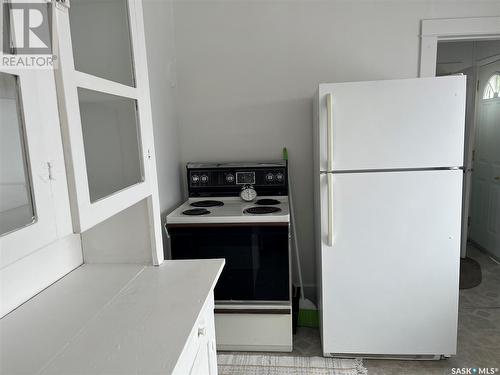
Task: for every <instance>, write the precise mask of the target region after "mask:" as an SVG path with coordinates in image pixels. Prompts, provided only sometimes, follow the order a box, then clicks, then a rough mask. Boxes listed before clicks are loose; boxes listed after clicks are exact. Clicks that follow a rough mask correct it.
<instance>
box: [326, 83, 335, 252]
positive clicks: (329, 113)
mask: <svg viewBox="0 0 500 375" xmlns="http://www.w3.org/2000/svg"><path fill="white" fill-rule="evenodd" d="M332 101H333V95H332V94H331V93H328V94H326V132H327V134H326V139H327V144H326V152H327V171H332V170H333V103H332ZM327 178H328V187H327V189H328V238H327V244H328V246H332V245H333V175H332V174H331V173H328V174H327Z"/></svg>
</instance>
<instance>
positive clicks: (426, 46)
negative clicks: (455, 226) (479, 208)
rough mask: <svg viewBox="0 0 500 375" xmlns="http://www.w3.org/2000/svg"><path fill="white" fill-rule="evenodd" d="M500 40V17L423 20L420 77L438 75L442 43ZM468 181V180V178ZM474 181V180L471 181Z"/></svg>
mask: <svg viewBox="0 0 500 375" xmlns="http://www.w3.org/2000/svg"><path fill="white" fill-rule="evenodd" d="M499 38H500V17H474V18H442V19H428V20H422V25H421V34H420V67H419V76H420V77H434V76H435V75H436V63H437V46H438V41H451V40H455V41H458V40H460V41H465V40H488V39H499ZM474 128H475V118H474V123H473V124H472V129H470V131H469V135H470V136H467V139H466V140H465V142H466V143H467V144H469V146H470V147H465V150H466V151H468V155H465V156H466V158H467V160H469V161H471V160H472V149H473V147H472V146H473V145H472V143H471V142H473V141H474V130H475V129H474ZM464 180H465V178H464ZM469 180H470V179H469ZM469 185H470V181H469V183H468V182H467V181H464V192H465V191H466V196H465V197H464V198H465V199H464V204H463V210H462V241H461V251H460V254H461V256H462V258H465V256H466V250H467V226H468V222H467V221H468V216H469V200H470V197H469V195H470V194H469V192H470V188H469V187H468V186H469Z"/></svg>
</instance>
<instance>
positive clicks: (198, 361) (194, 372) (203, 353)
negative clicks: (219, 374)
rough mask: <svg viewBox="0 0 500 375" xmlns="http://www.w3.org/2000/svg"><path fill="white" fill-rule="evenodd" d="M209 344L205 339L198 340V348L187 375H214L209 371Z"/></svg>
mask: <svg viewBox="0 0 500 375" xmlns="http://www.w3.org/2000/svg"><path fill="white" fill-rule="evenodd" d="M209 357H210V342H209V340H208V339H207V337H206V336H205V337H203V338H202V339H201V340H200V346H199V347H198V352H197V353H196V357H195V359H194V362H193V367H192V368H191V371H190V372H189V375H215V374H212V372H211V371H210V362H209Z"/></svg>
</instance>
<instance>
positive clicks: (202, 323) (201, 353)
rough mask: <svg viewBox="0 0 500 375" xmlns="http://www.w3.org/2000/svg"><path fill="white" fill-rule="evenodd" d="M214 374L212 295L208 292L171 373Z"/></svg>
mask: <svg viewBox="0 0 500 375" xmlns="http://www.w3.org/2000/svg"><path fill="white" fill-rule="evenodd" d="M186 374H189V375H216V374H217V352H216V349H215V323H214V297H213V293H210V296H209V297H208V300H207V302H206V303H205V305H204V306H203V309H202V311H201V313H200V318H199V319H198V320H197V321H196V323H195V324H194V326H193V330H192V331H191V334H190V335H189V339H188V341H187V344H186V346H185V348H184V350H183V351H182V355H181V356H180V357H179V361H178V362H177V365H176V366H175V370H174V372H173V375H186Z"/></svg>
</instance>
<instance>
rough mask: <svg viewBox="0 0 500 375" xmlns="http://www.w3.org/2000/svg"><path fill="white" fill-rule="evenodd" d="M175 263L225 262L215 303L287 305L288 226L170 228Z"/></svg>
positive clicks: (218, 225) (216, 289)
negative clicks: (198, 260) (268, 302)
mask: <svg viewBox="0 0 500 375" xmlns="http://www.w3.org/2000/svg"><path fill="white" fill-rule="evenodd" d="M168 232H169V235H170V240H171V253H172V259H207V258H224V259H225V260H226V266H225V267H224V269H223V271H222V274H221V277H220V279H219V282H218V283H217V286H216V287H215V300H216V301H259V302H262V301H288V300H289V298H290V280H289V278H290V272H289V270H290V268H289V264H290V259H289V245H288V243H289V241H288V240H289V236H288V223H272V224H271V225H270V224H267V223H266V224H254V223H252V224H251V225H244V224H217V225H214V224H210V225H200V224H196V225H171V226H168Z"/></svg>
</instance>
